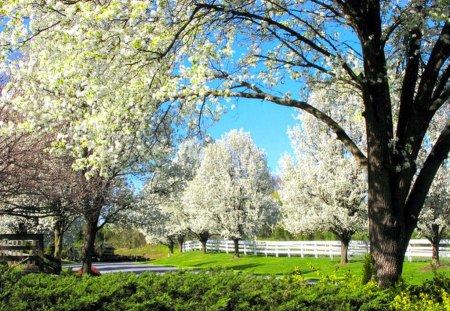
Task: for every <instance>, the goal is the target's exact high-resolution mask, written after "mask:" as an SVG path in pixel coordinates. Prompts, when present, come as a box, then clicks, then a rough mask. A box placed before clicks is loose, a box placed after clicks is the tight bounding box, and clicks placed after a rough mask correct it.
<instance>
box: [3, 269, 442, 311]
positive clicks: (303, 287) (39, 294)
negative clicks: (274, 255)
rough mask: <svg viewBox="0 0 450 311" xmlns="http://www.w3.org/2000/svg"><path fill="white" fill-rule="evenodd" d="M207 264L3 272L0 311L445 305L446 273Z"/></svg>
mask: <svg viewBox="0 0 450 311" xmlns="http://www.w3.org/2000/svg"><path fill="white" fill-rule="evenodd" d="M298 276H299V274H298V273H297V274H293V275H289V276H286V277H283V278H280V277H267V276H256V275H252V274H245V273H233V272H231V271H225V270H219V269H212V270H208V271H205V272H200V273H190V272H186V271H181V272H177V273H167V274H164V275H158V274H151V273H144V274H141V275H139V276H138V275H134V274H131V273H118V274H106V275H103V276H101V277H97V278H93V277H88V276H85V277H79V276H76V275H64V276H54V275H45V274H28V275H23V274H20V273H8V274H2V275H1V276H0V280H1V283H0V284H1V286H2V287H1V288H0V289H1V291H0V310H8V311H16V310H17V311H19V310H71V311H75V310H319V311H320V310H337V311H339V310H361V311H377V310H380V311H381V310H393V311H396V310H448V308H449V307H450V304H449V292H448V291H449V288H450V287H449V285H450V278H448V277H443V276H436V277H435V278H434V279H433V280H431V281H428V282H425V283H424V284H422V285H421V286H417V285H414V286H411V285H410V286H407V285H398V286H396V287H394V288H391V289H383V290H382V289H380V288H378V287H377V285H376V284H375V283H374V282H368V283H367V284H365V285H362V286H361V285H360V280H359V279H357V278H355V277H353V276H351V275H350V274H347V275H346V276H345V277H344V278H343V279H341V280H340V281H337V280H336V278H333V277H327V278H325V279H322V280H320V281H319V282H318V283H317V284H315V285H308V284H307V283H306V282H304V280H299V279H298Z"/></svg>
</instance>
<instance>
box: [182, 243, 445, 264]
mask: <svg viewBox="0 0 450 311" xmlns="http://www.w3.org/2000/svg"><path fill="white" fill-rule="evenodd" d="M201 246H202V245H201V243H200V242H199V241H186V242H185V243H184V246H183V250H184V251H191V250H201ZM207 249H208V251H210V252H226V253H229V252H232V251H233V250H234V244H233V241H231V240H222V239H210V240H208V243H207ZM369 249H370V245H369V242H368V241H357V240H351V241H350V245H349V248H348V256H349V257H351V256H361V255H364V254H366V253H368V252H369ZM239 252H241V253H243V254H244V255H247V254H252V255H264V256H276V257H278V256H288V257H291V256H299V257H305V256H314V257H315V258H317V257H319V256H327V257H330V259H333V257H339V256H340V255H341V242H339V241H259V240H241V241H239ZM439 253H440V257H441V258H450V240H441V243H440V247H439ZM431 254H432V249H431V244H430V242H429V241H428V240H425V239H421V240H416V239H411V240H410V241H409V246H408V249H407V251H406V254H405V257H406V259H407V260H408V261H412V260H413V258H420V259H423V258H431Z"/></svg>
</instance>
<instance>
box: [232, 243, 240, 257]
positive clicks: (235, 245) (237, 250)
mask: <svg viewBox="0 0 450 311" xmlns="http://www.w3.org/2000/svg"><path fill="white" fill-rule="evenodd" d="M233 244H234V257H235V258H239V257H241V256H240V255H239V239H233Z"/></svg>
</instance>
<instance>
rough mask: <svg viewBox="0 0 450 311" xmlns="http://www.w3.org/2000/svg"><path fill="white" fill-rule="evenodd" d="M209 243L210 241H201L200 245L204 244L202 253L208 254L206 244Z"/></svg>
mask: <svg viewBox="0 0 450 311" xmlns="http://www.w3.org/2000/svg"><path fill="white" fill-rule="evenodd" d="M207 242H208V240H200V243H202V253H203V254H206V253H207V249H206V243H207Z"/></svg>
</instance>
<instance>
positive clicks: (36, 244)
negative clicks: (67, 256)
mask: <svg viewBox="0 0 450 311" xmlns="http://www.w3.org/2000/svg"><path fill="white" fill-rule="evenodd" d="M43 254H44V235H43V234H0V260H4V261H7V262H13V263H24V264H28V265H33V266H36V267H38V268H39V270H40V271H43V270H44V262H43Z"/></svg>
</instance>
